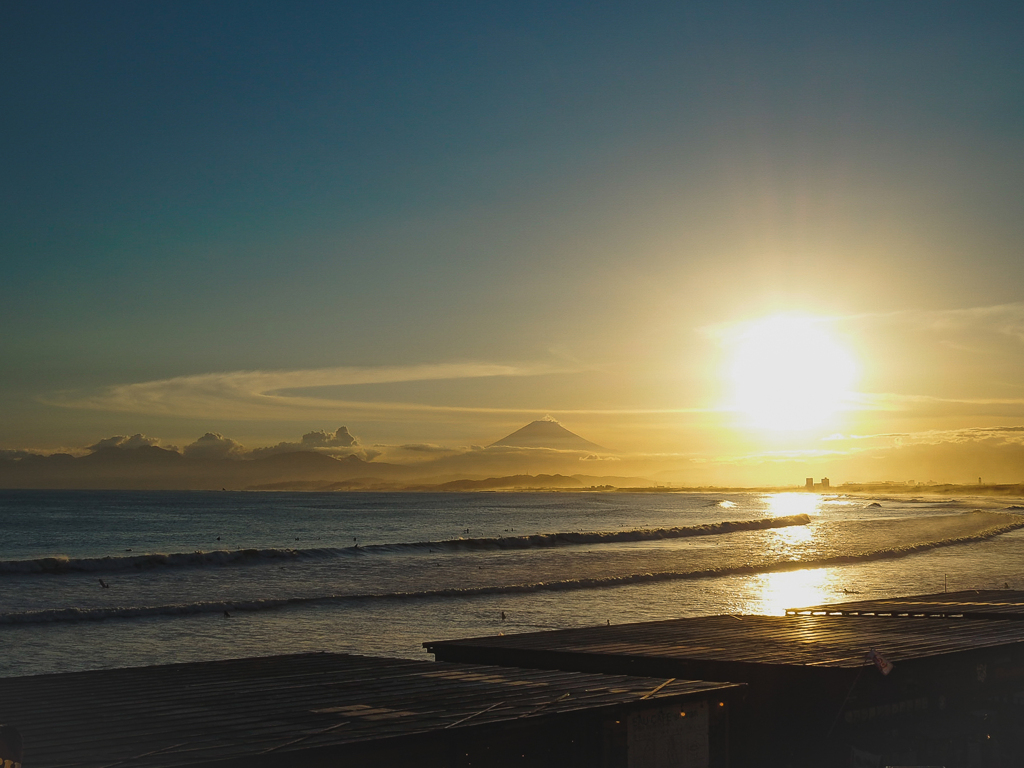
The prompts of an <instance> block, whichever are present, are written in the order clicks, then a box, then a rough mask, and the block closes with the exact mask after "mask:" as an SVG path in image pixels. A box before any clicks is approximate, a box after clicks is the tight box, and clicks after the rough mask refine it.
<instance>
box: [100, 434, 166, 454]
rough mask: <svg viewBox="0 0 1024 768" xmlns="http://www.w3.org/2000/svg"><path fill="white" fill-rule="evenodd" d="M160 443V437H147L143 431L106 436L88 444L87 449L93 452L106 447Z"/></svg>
mask: <svg viewBox="0 0 1024 768" xmlns="http://www.w3.org/2000/svg"><path fill="white" fill-rule="evenodd" d="M158 445H160V440H159V438H156V437H147V436H146V435H143V434H141V433H139V434H135V435H114V436H112V437H106V438H104V439H102V440H99V441H97V442H95V443H93V444H92V445H88V446H86V450H87V451H90V452H91V453H95V452H96V451H99V450H102V449H104V448H128V449H130V448H145V447H149V446H158Z"/></svg>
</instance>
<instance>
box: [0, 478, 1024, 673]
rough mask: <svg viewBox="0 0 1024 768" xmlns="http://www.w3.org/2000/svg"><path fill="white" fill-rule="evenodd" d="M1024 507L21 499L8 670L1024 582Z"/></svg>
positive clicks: (7, 603)
mask: <svg viewBox="0 0 1024 768" xmlns="http://www.w3.org/2000/svg"><path fill="white" fill-rule="evenodd" d="M1021 515H1024V506H1022V505H1020V504H1019V503H1017V502H1016V501H1014V500H1009V501H1008V500H1006V499H993V498H984V497H975V498H972V497H965V498H940V497H929V496H921V497H919V498H910V497H902V496H894V497H887V498H883V497H853V496H846V495H843V494H817V493H807V492H792V493H727V494H723V493H714V494H712V493H673V492H664V493H629V492H572V493H568V492H565V493H562V492H552V493H539V492H537V493H534V492H529V493H527V492H524V493H465V494H459V493H450V494H427V493H248V492H219V493H215V492H108V491H0V648H2V652H0V676H15V675H29V674H40V673H49V672H61V671H72V670H84V669H102V668H110V667H124V666H139V665H148V664H163V663H172V662H178V661H199V660H213V659H224V658H237V657H244V656H257V655H272V654H283V653H295V652H300V651H332V652H345V653H361V654H370V655H383V656H397V657H407V658H421V659H428V658H430V657H429V656H426V654H425V651H424V649H423V647H422V644H423V643H424V642H426V641H432V640H442V639H450V638H457V637H473V636H481V635H494V634H498V633H514V632H531V631H537V630H544V629H554V628H563V627H578V626H587V625H595V624H605V623H615V624H617V623H624V622H635V621H648V620H656V619H665V618H675V617H682V616H697V615H704V614H720V613H728V614H735V615H740V614H751V613H760V614H782V613H784V611H785V610H786V608H792V607H800V606H804V605H813V604H818V603H822V602H829V601H840V600H851V599H867V598H878V597H886V596H896V595H909V594H922V593H935V592H942V591H943V590H947V589H948V590H949V591H954V590H962V589H993V588H1004V587H1011V588H1017V589H1021V588H1024V568H1022V565H1024V528H1022V527H1021V526H1022V525H1024V517H1022V516H1021Z"/></svg>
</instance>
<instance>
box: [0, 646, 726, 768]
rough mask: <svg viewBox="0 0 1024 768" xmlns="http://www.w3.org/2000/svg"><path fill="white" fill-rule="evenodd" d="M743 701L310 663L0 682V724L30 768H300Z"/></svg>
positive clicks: (458, 671)
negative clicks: (422, 742)
mask: <svg viewBox="0 0 1024 768" xmlns="http://www.w3.org/2000/svg"><path fill="white" fill-rule="evenodd" d="M659 686H661V687H660V688H659ZM737 689H738V687H737V686H735V685H729V684H720V683H705V682H695V681H684V680H673V681H671V682H668V683H666V680H665V679H664V678H638V677H625V676H606V675H588V674H579V673H572V672H569V673H565V672H552V671H542V670H519V669H509V668H503V667H493V668H491V667H476V666H462V665H452V664H443V663H434V662H428V661H422V662H419V661H409V660H404V659H376V658H368V657H360V656H348V655H342V654H327V653H315V654H299V655H294V656H273V657H266V658H255V659H237V660H229V661H218V662H207V663H193V664H174V665H165V666H158V667H143V668H134V669H115V670H102V671H95V672H76V673H67V674H55V675H38V676H32V677H20V678H6V679H0V721H3V722H8V723H11V724H13V725H16V726H17V727H18V728H19V729H20V730H21V732H22V735H23V737H24V740H25V765H27V766H32V768H61V767H66V768H115V766H116V767H117V768H172V767H173V766H186V765H191V766H204V765H214V764H216V763H217V762H218V761H236V762H237V761H238V760H239V759H243V760H244V761H245V764H246V765H254V766H255V765H269V764H271V763H270V762H268V761H269V759H270V757H271V756H282V758H283V756H288V757H287V760H286V763H285V764H289V765H292V764H295V765H297V764H302V762H303V757H302V755H303V752H304V751H305V750H320V752H319V753H318V754H321V755H322V754H323V753H324V750H330V749H331V748H338V749H342V748H344V747H345V746H346V745H353V744H357V743H365V742H377V741H381V740H387V739H392V738H403V737H409V736H412V735H416V734H430V733H434V732H439V731H443V730H447V729H459V728H461V729H479V728H487V727H499V726H500V725H501V724H502V723H510V722H514V721H526V720H529V719H530V718H550V717H558V716H561V715H564V714H566V713H571V712H580V711H591V710H593V711H594V712H599V711H601V710H603V709H610V710H615V709H616V708H620V709H621V708H625V709H628V708H629V707H634V706H641V705H643V706H646V704H647V703H649V702H650V701H652V700H661V701H673V702H674V701H682V700H684V699H687V698H693V697H707V696H711V695H714V694H715V693H718V694H724V693H726V692H728V691H729V690H737ZM261 760H262V761H263V762H261ZM277 764H280V763H277Z"/></svg>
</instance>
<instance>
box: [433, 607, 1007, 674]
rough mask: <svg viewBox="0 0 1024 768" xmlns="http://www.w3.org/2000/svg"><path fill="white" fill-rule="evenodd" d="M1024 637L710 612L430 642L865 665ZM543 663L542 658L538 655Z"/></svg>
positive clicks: (484, 650)
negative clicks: (881, 655)
mask: <svg viewBox="0 0 1024 768" xmlns="http://www.w3.org/2000/svg"><path fill="white" fill-rule="evenodd" d="M1022 642H1024V623H1022V622H1017V621H984V622H963V621H954V622H937V621H932V620H928V619H906V620H903V621H900V622H894V621H891V620H889V619H886V618H872V617H846V616H702V617H696V618H686V619H670V620H667V621H654V622H644V623H638V624H621V625H612V626H597V627H588V628H582V629H566V630H556V631H551V632H537V633H529V634H519V635H504V636H498V637H482V638H473V639H465V640H445V641H440V642H433V643H425V644H424V645H425V646H426V647H427V650H428V651H430V652H431V653H436V654H438V658H443V659H447V660H462V659H463V658H468V654H467V655H465V656H464V655H462V654H465V652H466V651H467V650H470V649H472V651H473V656H474V658H475V660H477V661H483V662H484V663H504V661H505V660H504V659H503V658H502V655H503V654H508V653H509V652H514V653H515V652H518V653H522V652H529V653H531V654H534V655H535V656H536V655H543V654H586V655H601V656H618V657H643V658H658V659H674V660H678V661H702V662H708V661H716V662H747V663H754V664H762V665H782V666H816V667H841V668H850V667H859V666H863V665H866V664H868V663H870V662H868V661H867V660H866V658H865V655H866V653H867V651H868V650H869V649H871V648H876V649H878V650H884V652H885V655H886V657H887V658H889V659H890V660H891V661H897V660H908V659H915V658H923V657H928V656H937V655H942V654H948V653H956V652H959V651H967V650H973V649H977V648H985V647H996V646H1003V645H1008V644H1014V643H1022ZM535 660H536V659H535Z"/></svg>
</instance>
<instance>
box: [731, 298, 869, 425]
mask: <svg viewBox="0 0 1024 768" xmlns="http://www.w3.org/2000/svg"><path fill="white" fill-rule="evenodd" d="M856 374H857V365H856V363H855V361H854V358H853V356H852V355H851V354H850V352H849V351H848V350H847V349H846V348H845V347H844V346H843V344H842V343H841V342H840V341H839V340H838V339H836V338H835V337H834V336H833V334H832V333H830V332H829V329H828V322H827V321H826V320H824V319H821V318H814V317H807V316H802V315H776V316H773V317H767V318H764V319H761V320H757V321H755V322H753V323H750V324H748V325H746V326H744V327H743V328H741V329H740V330H739V332H738V333H737V334H736V335H735V336H734V337H733V355H732V365H731V367H730V369H729V379H730V382H731V385H732V387H731V388H732V393H733V401H732V408H733V409H734V410H736V411H738V412H740V413H742V414H744V415H745V416H746V418H747V419H748V423H749V424H750V425H751V426H757V427H761V428H765V429H771V430H782V431H795V430H806V429H812V428H816V427H823V426H827V425H828V423H829V422H831V421H833V420H834V418H835V417H836V415H837V414H838V413H839V411H841V410H842V409H843V407H844V403H845V402H846V400H847V399H848V394H849V391H850V389H851V387H852V386H853V384H854V380H855V378H856Z"/></svg>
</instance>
